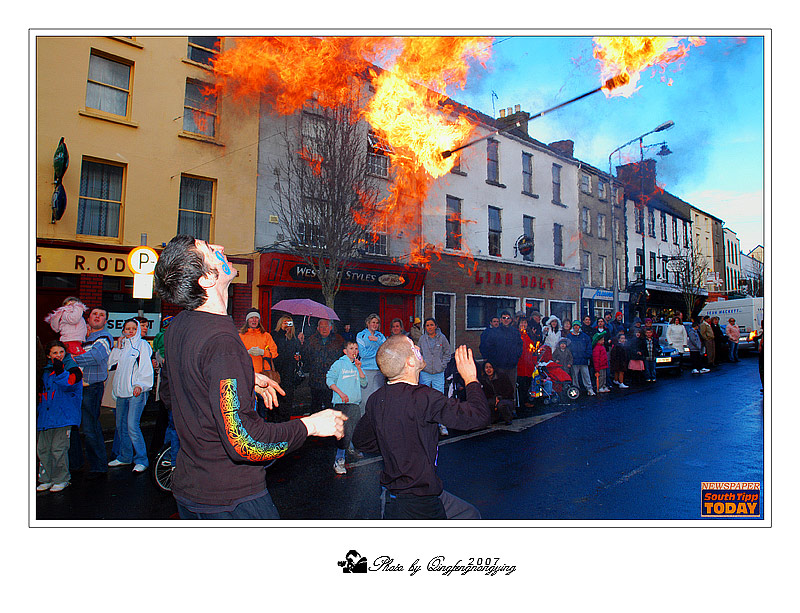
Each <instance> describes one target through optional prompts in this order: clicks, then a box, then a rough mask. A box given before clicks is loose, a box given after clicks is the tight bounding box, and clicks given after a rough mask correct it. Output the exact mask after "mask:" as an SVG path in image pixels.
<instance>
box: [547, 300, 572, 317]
mask: <svg viewBox="0 0 800 613" xmlns="http://www.w3.org/2000/svg"><path fill="white" fill-rule="evenodd" d="M550 315H551V316H552V315H555V316H556V317H558V318H559V319H560V320H561V321H566V322H572V321H574V320H575V303H574V302H567V301H565V300H551V301H550Z"/></svg>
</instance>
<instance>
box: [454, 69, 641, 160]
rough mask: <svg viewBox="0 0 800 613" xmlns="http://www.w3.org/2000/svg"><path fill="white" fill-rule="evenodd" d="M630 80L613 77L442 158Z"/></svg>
mask: <svg viewBox="0 0 800 613" xmlns="http://www.w3.org/2000/svg"><path fill="white" fill-rule="evenodd" d="M629 80H630V77H628V75H627V74H624V73H623V74H619V75H617V76H616V77H612V78H611V79H609V80H608V81H606V82H605V83H604V84H603V85H601V86H600V87H598V88H596V89H593V90H592V91H590V92H586V93H585V94H581V95H580V96H576V97H575V98H572V99H571V100H567V101H566V102H562V103H561V104H558V105H556V106H554V107H552V108H549V109H547V110H544V111H542V112H541V113H538V114H536V115H532V116H531V117H529V118H528V119H520V120H518V121H517V122H515V123H513V124H509V125H507V126H505V127H504V128H500V129H499V130H495V131H494V132H492V133H490V134H487V135H486V136H482V137H481V138H478V139H475V140H473V141H471V142H469V143H465V144H463V145H460V146H458V147H456V148H454V149H450V150H448V151H442V157H443V158H449V157H450V156H451V155H453V154H454V153H455V152H456V151H461V150H462V149H466V148H467V147H471V146H472V145H474V144H476V143H479V142H481V141H484V140H486V139H488V138H492V137H493V136H497V135H498V134H500V133H501V132H505V131H507V130H511V129H512V128H519V127H520V126H521V125H522V123H523V122H526V121H533V120H534V119H538V118H539V117H542V116H543V115H546V114H547V113H550V112H552V111H555V110H557V109H560V108H561V107H563V106H567V105H568V104H572V103H573V102H577V101H578V100H582V99H583V98H587V97H588V96H591V95H592V94H596V93H597V92H599V91H601V90H603V89H607V90H609V91H610V90H612V89H614V88H615V87H619V86H620V85H625V84H626V83H627V82H628V81H629Z"/></svg>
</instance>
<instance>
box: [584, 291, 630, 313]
mask: <svg viewBox="0 0 800 613" xmlns="http://www.w3.org/2000/svg"><path fill="white" fill-rule="evenodd" d="M581 298H582V300H583V302H582V304H581V318H583V317H585V316H586V315H588V316H589V317H591V318H592V321H596V320H597V319H598V318H600V317H605V316H606V314H608V313H610V314H611V316H612V317H614V315H615V314H616V313H615V310H614V292H613V291H612V290H610V289H604V288H594V287H584V288H583V291H582V292H581ZM617 298H618V306H619V308H618V309H617V311H621V312H622V314H623V315H625V314H626V313H627V311H628V300H629V298H630V294H628V292H618V294H617ZM625 321H629V320H628V319H625Z"/></svg>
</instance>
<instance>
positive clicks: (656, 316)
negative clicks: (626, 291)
mask: <svg viewBox="0 0 800 613" xmlns="http://www.w3.org/2000/svg"><path fill="white" fill-rule="evenodd" d="M630 296H631V299H630V307H631V317H640V318H641V319H642V320H644V319H645V318H646V317H649V318H650V319H652V320H653V321H655V322H658V321H669V320H670V319H671V318H672V317H674V316H676V315H681V316H682V318H683V320H684V321H686V320H688V319H689V318H690V317H692V316H694V315H696V314H697V313H699V312H700V309H702V308H703V304H705V301H706V299H707V297H708V292H707V291H706V290H700V293H699V294H698V295H697V296H696V297H695V299H694V301H693V302H694V304H693V306H692V308H691V313H688V312H687V311H688V309H687V306H686V297H685V295H684V292H683V290H681V288H680V287H678V286H675V285H670V284H667V283H660V282H658V281H648V282H647V285H646V286H645V291H644V292H642V287H641V284H635V285H632V286H631V287H630Z"/></svg>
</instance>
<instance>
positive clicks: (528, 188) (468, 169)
mask: <svg viewBox="0 0 800 613" xmlns="http://www.w3.org/2000/svg"><path fill="white" fill-rule="evenodd" d="M510 111H511V110H510V109H509V113H508V114H506V113H505V112H504V113H503V114H502V115H503V116H502V117H501V118H500V119H499V120H497V121H496V122H495V121H494V120H492V119H491V118H485V119H484V122H483V125H482V126H481V130H482V134H487V133H489V132H492V131H494V130H496V129H497V128H500V127H505V126H509V125H511V124H515V123H516V122H517V121H518V120H520V119H522V120H523V121H522V122H521V126H520V127H517V128H513V129H509V130H507V131H505V132H501V133H499V134H497V135H494V136H492V137H491V138H489V139H488V140H485V141H481V142H480V143H478V144H476V145H475V146H472V147H469V148H467V149H465V150H463V152H462V155H461V157H460V160H459V163H458V165H457V166H456V167H454V168H453V170H452V171H451V172H450V174H449V175H447V176H446V177H443V178H442V179H439V180H438V181H437V182H436V183H435V184H434V186H433V188H432V189H431V191H430V193H429V197H428V199H427V200H426V202H425V205H424V212H423V222H422V224H423V225H422V228H423V240H424V241H425V242H426V243H430V244H432V245H439V246H440V247H441V248H440V249H438V250H437V256H436V257H433V258H432V259H431V261H430V264H429V271H428V275H427V279H426V282H425V288H424V292H423V314H424V317H430V316H433V317H435V318H436V320H437V323H438V324H439V327H440V328H441V329H442V331H443V333H444V334H445V335H447V336H448V338H449V340H450V342H451V344H456V343H457V344H459V345H460V344H467V345H468V346H470V347H472V348H473V349H477V348H478V345H479V339H480V333H481V332H482V331H483V330H484V329H485V328H486V327H487V326H488V324H489V319H490V318H491V317H492V316H494V315H497V314H498V313H499V312H501V311H503V310H508V311H512V312H525V313H526V314H530V313H531V312H533V311H538V312H540V313H541V314H542V315H543V316H544V317H547V316H550V315H555V316H557V317H558V318H559V319H561V320H563V321H569V320H572V319H574V318H576V317H577V316H578V314H579V311H580V271H579V268H578V266H579V244H580V236H579V233H578V228H577V219H578V216H577V203H578V193H577V187H578V176H577V171H578V162H577V161H576V160H574V159H571V158H570V157H568V156H566V155H563V154H562V153H561V152H559V151H557V150H555V149H553V148H551V147H548V146H547V145H545V144H544V143H541V142H539V141H537V140H536V139H534V138H532V137H530V136H529V135H528V132H527V123H526V121H525V120H527V118H528V114H527V113H525V112H524V111H520V110H519V109H518V108H517V110H516V112H513V113H512V112H510ZM479 136H480V134H479Z"/></svg>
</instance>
